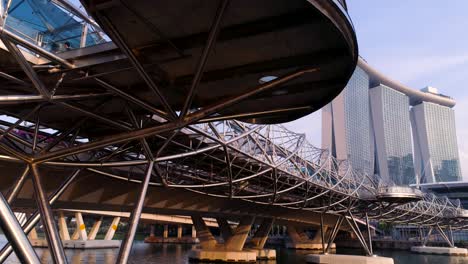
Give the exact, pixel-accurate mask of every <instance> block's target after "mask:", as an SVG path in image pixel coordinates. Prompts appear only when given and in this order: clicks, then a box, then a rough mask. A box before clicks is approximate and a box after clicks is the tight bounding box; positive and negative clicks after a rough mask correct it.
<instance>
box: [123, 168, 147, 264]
mask: <svg viewBox="0 0 468 264" xmlns="http://www.w3.org/2000/svg"><path fill="white" fill-rule="evenodd" d="M153 165H154V162H153V161H150V162H149V163H148V168H147V169H146V175H145V179H144V181H143V182H142V183H141V187H140V191H139V193H138V200H137V201H136V203H135V207H134V209H133V212H132V214H131V216H130V221H129V223H130V224H129V227H128V231H127V234H126V235H125V238H124V240H123V241H122V245H121V247H120V251H119V255H118V257H117V262H116V263H119V264H126V263H128V257H129V256H130V251H131V250H132V245H133V239H134V238H135V234H136V230H137V227H138V222H139V221H140V217H141V212H142V210H143V205H144V202H145V197H146V192H147V191H148V186H149V182H150V179H151V173H152V172H153Z"/></svg>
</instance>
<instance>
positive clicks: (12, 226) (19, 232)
mask: <svg viewBox="0 0 468 264" xmlns="http://www.w3.org/2000/svg"><path fill="white" fill-rule="evenodd" d="M0 227H1V229H2V230H3V233H4V234H5V236H6V238H7V239H8V241H9V242H10V243H11V244H12V246H13V249H14V251H15V253H16V256H17V257H18V259H19V260H20V261H21V263H34V264H36V263H37V264H39V263H41V262H40V260H39V258H38V257H37V255H36V252H35V251H34V249H33V247H32V246H31V243H30V242H29V239H28V237H27V236H26V234H25V233H24V232H23V229H21V225H20V224H19V223H18V220H17V219H16V216H15V214H14V213H13V212H12V211H11V209H10V206H9V205H8V202H7V201H6V200H5V197H3V195H2V193H1V192H0ZM2 263H3V261H2Z"/></svg>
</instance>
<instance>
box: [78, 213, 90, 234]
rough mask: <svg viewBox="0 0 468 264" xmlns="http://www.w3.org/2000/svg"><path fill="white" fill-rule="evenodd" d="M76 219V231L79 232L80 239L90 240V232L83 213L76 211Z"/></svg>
mask: <svg viewBox="0 0 468 264" xmlns="http://www.w3.org/2000/svg"><path fill="white" fill-rule="evenodd" d="M75 221H76V232H78V238H77V239H80V240H88V234H87V233H86V225H85V223H84V221H83V215H82V214H81V213H75Z"/></svg>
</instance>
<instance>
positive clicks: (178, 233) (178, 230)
mask: <svg viewBox="0 0 468 264" xmlns="http://www.w3.org/2000/svg"><path fill="white" fill-rule="evenodd" d="M177 238H178V239H181V238H182V225H177Z"/></svg>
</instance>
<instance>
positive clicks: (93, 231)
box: [88, 216, 102, 240]
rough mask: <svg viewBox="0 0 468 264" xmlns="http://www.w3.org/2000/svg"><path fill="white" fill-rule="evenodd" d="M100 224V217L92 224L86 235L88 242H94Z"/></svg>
mask: <svg viewBox="0 0 468 264" xmlns="http://www.w3.org/2000/svg"><path fill="white" fill-rule="evenodd" d="M101 224H102V216H101V217H100V218H99V219H98V220H96V222H94V224H93V227H92V228H91V231H89V234H88V239H89V240H94V239H96V235H97V233H98V232H99V228H100V227H101Z"/></svg>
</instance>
